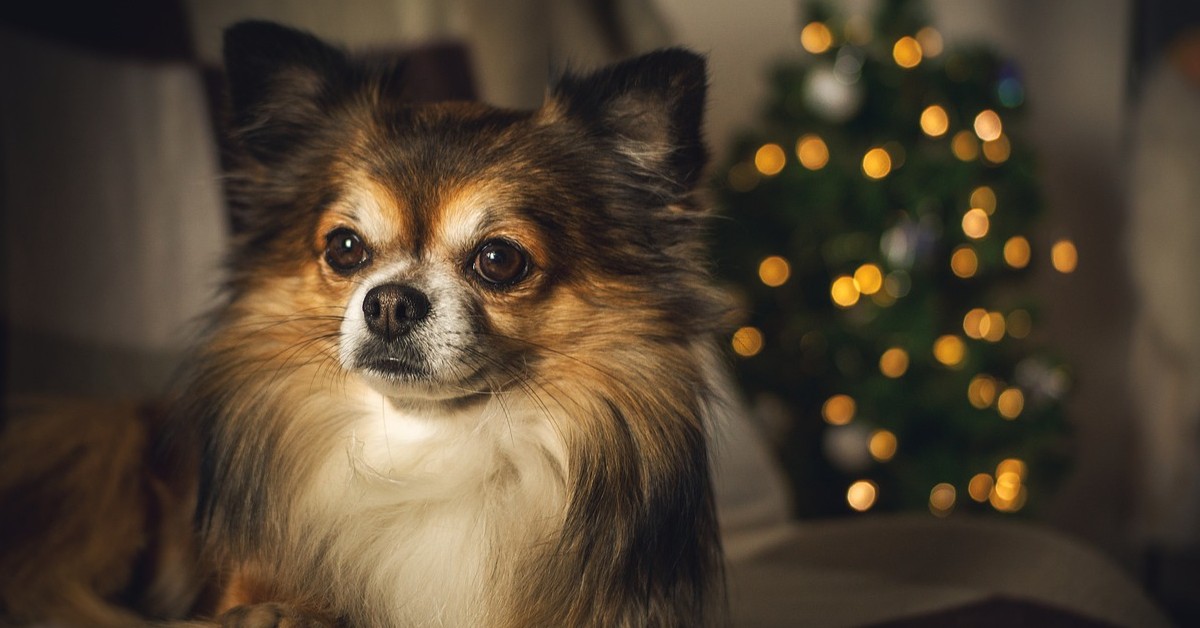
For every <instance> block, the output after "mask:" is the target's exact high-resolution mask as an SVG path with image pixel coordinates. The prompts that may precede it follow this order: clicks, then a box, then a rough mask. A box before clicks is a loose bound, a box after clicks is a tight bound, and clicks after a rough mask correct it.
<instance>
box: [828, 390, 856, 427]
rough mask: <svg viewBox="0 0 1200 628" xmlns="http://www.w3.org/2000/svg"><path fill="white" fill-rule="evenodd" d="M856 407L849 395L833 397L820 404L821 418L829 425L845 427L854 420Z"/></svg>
mask: <svg viewBox="0 0 1200 628" xmlns="http://www.w3.org/2000/svg"><path fill="white" fill-rule="evenodd" d="M855 410H856V406H855V403H854V397H851V396H850V395H834V396H832V397H830V398H828V399H826V400H825V403H824V404H821V417H822V418H823V419H825V422H826V423H828V424H830V425H846V424H847V423H849V422H851V421H853V420H854V412H855Z"/></svg>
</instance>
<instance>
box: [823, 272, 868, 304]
mask: <svg viewBox="0 0 1200 628" xmlns="http://www.w3.org/2000/svg"><path fill="white" fill-rule="evenodd" d="M860 295H861V291H860V290H859V289H858V284H857V283H856V282H855V281H854V278H853V277H851V276H849V275H842V276H841V277H838V278H837V279H834V280H833V285H832V286H830V287H829V296H830V297H832V298H833V302H834V303H835V304H836V305H837V306H838V307H850V306H852V305H854V304H855V303H858V298H859V296H860Z"/></svg>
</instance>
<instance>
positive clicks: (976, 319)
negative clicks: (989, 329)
mask: <svg viewBox="0 0 1200 628" xmlns="http://www.w3.org/2000/svg"><path fill="white" fill-rule="evenodd" d="M987 315H988V313H987V310H985V309H983V308H981V307H977V308H972V309H971V310H970V311H969V312H967V313H966V315H965V316H963V333H965V334H966V335H967V337H968V338H973V339H975V340H982V339H983V332H982V331H980V329H979V324H980V323H982V322H983V320H984V319H986V318H987Z"/></svg>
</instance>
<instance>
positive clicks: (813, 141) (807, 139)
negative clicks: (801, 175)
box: [796, 134, 829, 170]
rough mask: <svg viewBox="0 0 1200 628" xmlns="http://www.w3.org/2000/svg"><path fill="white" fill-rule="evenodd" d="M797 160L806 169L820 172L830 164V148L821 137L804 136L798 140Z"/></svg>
mask: <svg viewBox="0 0 1200 628" xmlns="http://www.w3.org/2000/svg"><path fill="white" fill-rule="evenodd" d="M796 158H797V159H799V160H800V165H802V166H804V167H805V168H808V169H809V170H820V169H821V168H824V167H825V165H826V164H828V163H829V147H828V146H826V145H825V140H823V139H821V136H819V135H814V134H808V135H804V136H801V137H800V139H798V140H796Z"/></svg>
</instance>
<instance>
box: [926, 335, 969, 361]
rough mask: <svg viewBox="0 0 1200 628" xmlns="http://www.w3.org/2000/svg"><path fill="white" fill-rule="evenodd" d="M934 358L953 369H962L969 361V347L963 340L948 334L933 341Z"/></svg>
mask: <svg viewBox="0 0 1200 628" xmlns="http://www.w3.org/2000/svg"><path fill="white" fill-rule="evenodd" d="M933 357H934V359H936V360H937V361H938V362H941V363H942V364H944V365H946V366H949V367H951V368H957V367H960V366H962V363H963V361H964V360H966V359H967V345H966V343H964V342H963V340H962V338H959V337H958V336H955V335H953V334H946V335H945V336H941V337H940V338H938V339H937V340H935V341H933Z"/></svg>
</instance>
